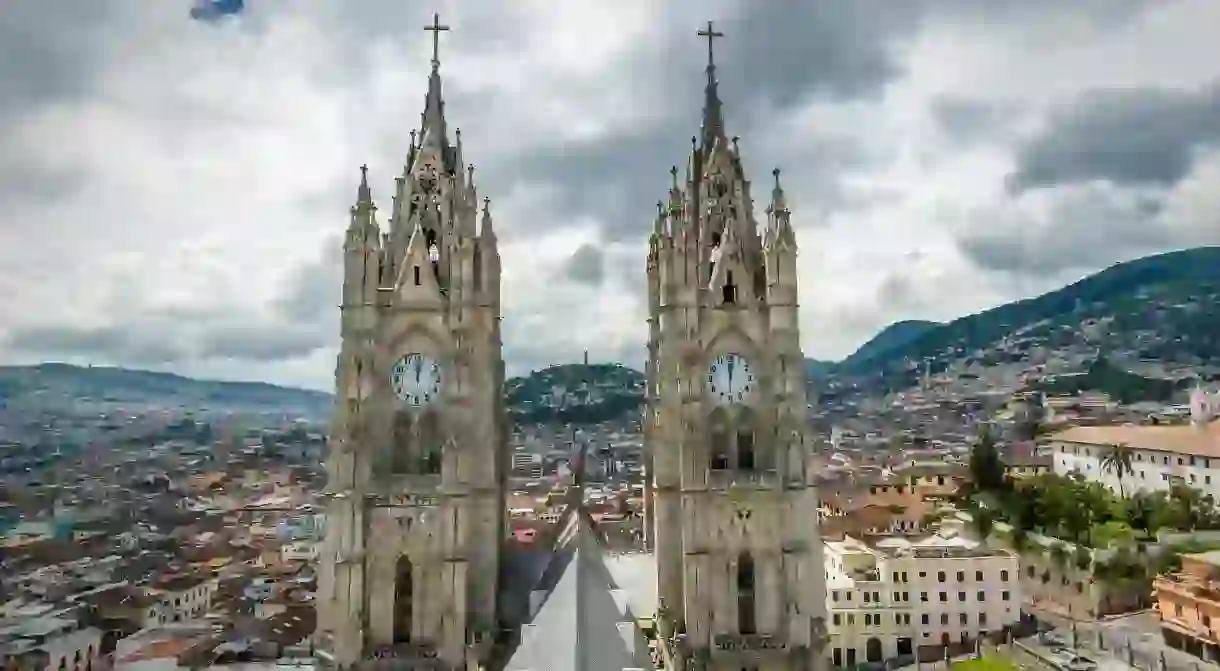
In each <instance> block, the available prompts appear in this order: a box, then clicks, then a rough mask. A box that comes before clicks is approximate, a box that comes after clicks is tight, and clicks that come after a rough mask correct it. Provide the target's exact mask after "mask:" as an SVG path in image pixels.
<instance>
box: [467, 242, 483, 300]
mask: <svg viewBox="0 0 1220 671" xmlns="http://www.w3.org/2000/svg"><path fill="white" fill-rule="evenodd" d="M470 270H471V274H472V275H473V277H472V279H473V284H474V290H475V291H482V290H483V250H481V249H479V245H475V246H474V263H473V264H471V266H470Z"/></svg>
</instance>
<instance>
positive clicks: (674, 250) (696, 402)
mask: <svg viewBox="0 0 1220 671" xmlns="http://www.w3.org/2000/svg"><path fill="white" fill-rule="evenodd" d="M709 33H712V31H711V30H710V26H709V30H708V31H707V32H706V33H701V34H704V35H707V34H709ZM712 36H715V35H714V34H713V35H712ZM774 174H775V185H774V187H773V189H772V191H771V202H770V205H769V206H768V207H767V210H766V212H767V222H766V225H765V226H764V227H763V228H762V231H761V233H760V231H759V226H758V224H757V223H756V221H755V218H754V208H753V201H752V199H751V196H750V186H751V185H750V182H749V181H748V180H747V179H746V177H745V174H744V170H743V168H742V163H741V154H740V152H739V150H738V144H737V139H736V138H732V139H730V138H729V137H727V136H726V134H725V131H724V121H723V116H722V110H721V102H720V99H719V96H718V91H717V84H716V78H715V66H714V65H713V64H711V63H710V62H709V65H708V68H707V88H706V99H705V102H704V110H703V129H702V135H701V137H696V138H692V151H691V154H690V158H689V160H688V162H687V165H686V170H685V176H684V177H680V176H679V170H678V168H676V167H675V168H674V169H673V171H672V176H673V181H672V185H671V188H670V192H669V196H668V199H667V200H666V201H663V202H659V203H658V204H657V209H658V213H657V219H656V223H655V225H654V228H653V233H652V236H651V239H650V243H649V255H648V271H647V272H648V287H649V289H648V291H649V322H648V323H649V336H650V337H649V360H648V370H647V376H648V406H647V411H646V416H645V446H646V453H647V454H646V459H647V464H648V466H647V471H648V477H647V483H646V488H645V505H646V510H647V511H648V519H649V522H650V526H649V528H648V529H647V530H646V534H645V535H646V537H647V539H648V543H649V544H650V548H651V549H652V550H653V552H654V554H655V558H656V562H657V574H658V593H659V602H660V603H659V607H658V610H659V613H658V629H659V631H660V633H661V636H662V638H663V640H664V641H665V646H664V648H665V654H666V656H667V657H668V663H667V666H668V667H669V668H679V669H682V668H705V669H741V668H754V669H808V668H825V664H826V656H825V651H824V649H823V648H824V639H825V626H824V623H825V576H824V570H823V558H822V543H821V538H820V534H819V533H818V522H817V508H818V496H817V490H816V488H815V487H814V484H813V483H814V480H813V478H812V477H811V474H810V473H808V472H807V471H806V465H807V463H808V459H807V457H808V455H809V452H810V449H811V445H810V443H809V441H808V440H807V439H806V425H807V421H806V416H807V409H806V395H805V367H804V357H803V355H802V353H801V347H800V329H799V324H798V305H797V267H796V255H797V245H796V236H795V234H794V232H793V229H792V226H791V223H790V220H789V216H790V214H789V210H788V206H787V203H786V200H785V197H784V192H783V189H782V188H781V186H780V180H779V171H778V170H776V171H775V173H774ZM734 374H735V375H736V376H737V377H736V380H734V379H733V376H734Z"/></svg>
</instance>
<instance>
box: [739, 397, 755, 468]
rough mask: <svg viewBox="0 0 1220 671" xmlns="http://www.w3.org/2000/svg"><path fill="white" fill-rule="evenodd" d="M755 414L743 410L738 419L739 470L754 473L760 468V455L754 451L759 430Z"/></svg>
mask: <svg viewBox="0 0 1220 671" xmlns="http://www.w3.org/2000/svg"><path fill="white" fill-rule="evenodd" d="M756 425H757V422H756V421H755V417H754V413H753V412H751V411H750V409H749V408H743V409H742V411H741V414H740V415H739V416H738V418H737V426H736V432H737V436H736V438H737V469H738V470H742V471H752V470H754V469H756V468H757V467H758V455H757V454H755V451H754V448H755V446H754V434H755V430H756V428H757V426H756Z"/></svg>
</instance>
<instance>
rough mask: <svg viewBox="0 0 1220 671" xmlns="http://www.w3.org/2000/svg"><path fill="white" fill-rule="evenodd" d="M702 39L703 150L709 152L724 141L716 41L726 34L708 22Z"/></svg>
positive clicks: (701, 35)
mask: <svg viewBox="0 0 1220 671" xmlns="http://www.w3.org/2000/svg"><path fill="white" fill-rule="evenodd" d="M698 34H699V36H700V37H706V38H707V84H706V85H705V86H704V89H703V148H704V150H705V151H706V150H708V149H710V148H711V147H712V145H713V144H715V141H716V140H724V112H723V110H722V109H721V103H720V93H719V91H718V90H717V88H716V56H715V51H714V40H715V39H716V38H717V37H724V33H722V32H719V31H717V30H715V29H714V28H713V27H712V22H711V21H708V22H707V28H706V29H704V30H700V31H699V33H698Z"/></svg>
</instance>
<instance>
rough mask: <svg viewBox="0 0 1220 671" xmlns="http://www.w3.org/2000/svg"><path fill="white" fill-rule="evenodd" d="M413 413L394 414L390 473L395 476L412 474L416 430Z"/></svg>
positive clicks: (396, 412) (403, 411)
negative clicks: (414, 433)
mask: <svg viewBox="0 0 1220 671" xmlns="http://www.w3.org/2000/svg"><path fill="white" fill-rule="evenodd" d="M412 420H413V418H412V417H411V413H410V412H408V411H406V410H397V411H395V412H394V431H393V433H394V437H393V445H392V446H391V448H390V449H391V457H390V471H391V472H392V473H395V474H404V473H410V472H411V467H412V463H413V458H412V457H413V454H412V453H413V452H414V449H415V445H414V443H415V440H414V435H413V431H414V429H415V427H414V422H413V421H412Z"/></svg>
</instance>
